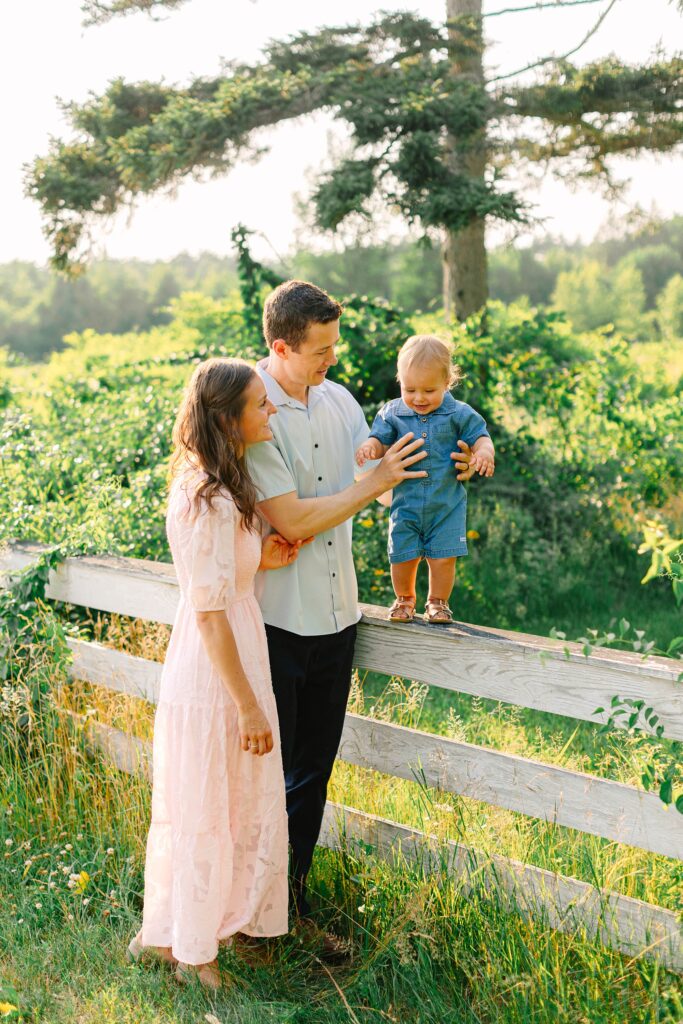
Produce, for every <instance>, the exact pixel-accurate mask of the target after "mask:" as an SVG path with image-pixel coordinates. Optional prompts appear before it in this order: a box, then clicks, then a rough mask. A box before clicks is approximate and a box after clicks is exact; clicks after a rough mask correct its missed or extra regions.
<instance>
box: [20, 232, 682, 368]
mask: <svg viewBox="0 0 683 1024" xmlns="http://www.w3.org/2000/svg"><path fill="white" fill-rule="evenodd" d="M274 269H275V270H276V271H277V272H278V273H280V274H281V275H282V276H287V277H294V276H296V277H303V278H307V279H311V280H313V281H315V282H316V283H317V284H319V285H321V286H322V287H324V288H326V289H328V290H329V291H331V292H332V293H334V294H335V295H339V296H343V295H349V294H358V295H362V294H367V295H370V296H382V297H384V298H386V299H388V300H389V301H390V302H391V303H392V305H394V306H399V307H401V308H403V309H405V310H406V311H407V312H409V313H415V312H417V311H423V312H431V311H433V310H436V309H438V308H440V306H441V299H442V296H441V255H440V252H439V250H438V248H436V247H432V248H429V247H425V246H424V245H421V244H418V243H417V242H415V241H403V242H397V243H393V244H390V243H374V244H369V245H363V246H353V247H349V248H347V249H345V250H343V251H341V252H322V253H321V252H312V251H306V250H301V251H299V252H296V253H295V254H293V255H292V256H291V257H290V258H288V259H286V260H284V261H283V262H282V263H280V264H279V265H277V266H276V267H274ZM489 278H490V291H491V297H492V298H493V299H499V300H501V301H503V302H513V301H519V300H520V299H523V298H525V297H526V299H528V301H529V303H530V304H531V305H532V306H556V307H557V308H559V309H562V310H564V311H565V312H566V313H567V315H568V317H569V319H570V320H571V321H572V322H573V324H574V326H575V327H576V328H577V329H578V330H592V329H594V328H596V327H600V326H603V325H604V324H607V323H612V324H614V325H615V327H616V328H617V329H618V330H620V331H621V332H622V333H623V334H624V335H625V336H626V337H627V338H628V339H630V340H659V339H663V340H667V341H670V340H673V339H680V338H683V217H674V218H672V219H671V220H668V221H658V222H657V221H649V222H644V223H642V224H640V225H639V226H638V227H636V228H635V229H634V230H632V231H630V232H626V233H623V234H619V235H617V234H611V235H610V236H609V237H606V238H602V239H601V238H598V239H597V240H595V241H593V242H591V243H590V244H588V245H582V244H578V243H577V244H573V245H572V244H569V243H567V242H562V241H558V240H554V241H553V240H545V241H536V242H535V243H534V244H532V245H530V246H528V247H526V248H518V247H513V246H505V247H500V248H498V249H494V250H493V251H492V252H491V253H490V256H489ZM236 288H237V273H236V267H235V259H234V258H233V257H232V256H217V255H214V254H211V253H204V254H202V255H200V256H198V257H192V256H188V255H187V254H181V255H179V256H176V257H175V258H174V259H172V260H168V261H161V260H159V261H155V262H143V261H140V260H126V261H121V260H100V261H96V262H94V263H93V264H92V265H91V267H90V269H89V272H88V273H87V274H85V275H82V276H80V277H77V278H74V279H72V278H64V277H63V276H61V275H59V274H56V273H55V272H53V271H51V270H49V269H46V268H41V267H37V266H35V265H34V264H32V263H25V262H20V261H14V262H11V263H5V264H0V345H1V346H6V347H7V348H9V349H10V350H11V351H13V352H16V353H20V354H22V355H24V356H26V357H27V358H29V359H41V358H43V357H44V356H46V355H47V354H48V353H49V352H51V351H54V350H55V349H58V348H60V347H61V345H62V338H63V337H64V336H65V335H67V334H70V333H71V332H73V331H83V330H86V329H88V328H92V329H93V330H96V331H98V332H99V333H111V334H123V333H125V332H127V331H131V330H141V331H145V330H148V329H149V328H150V327H153V326H156V325H160V324H164V323H167V322H168V320H169V317H170V314H169V312H168V306H169V303H170V302H171V300H172V299H174V298H175V297H177V296H178V295H180V294H182V293H183V292H187V291H195V292H201V293H202V294H204V295H209V296H211V297H213V298H221V297H224V296H228V295H230V294H232V293H233V292H235V291H236Z"/></svg>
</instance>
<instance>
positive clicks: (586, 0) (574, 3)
mask: <svg viewBox="0 0 683 1024" xmlns="http://www.w3.org/2000/svg"><path fill="white" fill-rule="evenodd" d="M681 2H683V0H681ZM599 3H602V0H548V2H547V3H543V0H539V2H538V3H535V4H529V5H528V6H527V7H503V8H502V9H501V10H499V11H487V12H486V13H485V14H482V17H483V18H497V17H498V16H499V15H501V14H521V13H523V12H524V11H543V10H546V8H548V7H582V6H583V5H584V4H599Z"/></svg>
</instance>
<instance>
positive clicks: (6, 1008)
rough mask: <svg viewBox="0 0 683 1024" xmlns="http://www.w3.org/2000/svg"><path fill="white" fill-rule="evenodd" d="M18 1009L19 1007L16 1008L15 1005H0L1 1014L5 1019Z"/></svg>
mask: <svg viewBox="0 0 683 1024" xmlns="http://www.w3.org/2000/svg"><path fill="white" fill-rule="evenodd" d="M18 1009H19V1007H18V1006H15V1005H14V1003H0V1013H1V1014H2V1015H3V1017H7V1015H8V1014H10V1013H12V1012H13V1011H14V1010H18Z"/></svg>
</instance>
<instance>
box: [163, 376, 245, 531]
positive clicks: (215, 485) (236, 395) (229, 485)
mask: <svg viewBox="0 0 683 1024" xmlns="http://www.w3.org/2000/svg"><path fill="white" fill-rule="evenodd" d="M255 376H256V373H255V371H254V370H253V369H252V367H251V366H249V364H248V363H245V362H244V360H243V359H219V358H214V359H206V360H205V361H204V362H203V363H199V365H198V366H197V367H196V369H195V371H194V373H193V374H192V377H191V378H190V382H189V384H188V385H187V388H186V391H185V395H184V397H183V401H182V405H181V406H180V409H179V410H178V415H177V417H176V421H175V425H174V427H173V444H174V451H173V455H172V456H171V477H172V478H173V477H176V476H178V475H179V474H180V473H182V471H183V470H184V469H185V468H186V467H187V466H188V465H189V466H194V467H196V468H198V469H202V470H204V472H205V473H206V479H205V480H204V481H202V483H201V484H200V485H199V487H198V488H197V490H196V491H195V493H194V495H193V501H194V505H195V509H196V510H198V508H199V505H200V502H201V500H202V499H205V500H206V502H207V504H208V505H209V507H210V506H211V502H212V499H213V497H214V496H215V495H216V493H217V492H218V491H219V490H220V489H221V487H224V488H225V489H226V490H227V491H228V492H229V493H230V494H231V495H232V498H233V500H234V502H235V505H236V506H237V508H238V509H239V511H240V512H241V513H242V517H243V521H244V525H245V527H246V528H247V529H248V530H251V529H253V528H254V525H255V520H256V519H257V517H258V513H257V511H256V501H257V494H256V488H255V487H254V484H253V482H252V480H251V478H250V476H249V474H248V472H247V467H246V465H245V462H244V445H243V443H242V437H241V435H240V431H239V419H240V416H241V414H242V410H243V409H244V405H245V402H246V389H247V386H248V385H249V384H250V383H251V381H252V380H253V379H254V377H255Z"/></svg>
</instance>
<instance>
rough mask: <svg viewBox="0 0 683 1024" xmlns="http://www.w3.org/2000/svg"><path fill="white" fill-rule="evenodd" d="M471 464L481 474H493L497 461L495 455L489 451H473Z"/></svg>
mask: <svg viewBox="0 0 683 1024" xmlns="http://www.w3.org/2000/svg"><path fill="white" fill-rule="evenodd" d="M470 466H471V468H472V469H473V470H474V472H475V473H479V475H480V476H493V474H494V472H495V468H496V462H495V459H494V457H493V455H491V453H490V452H488V451H481V452H473V454H472V458H471V459H470Z"/></svg>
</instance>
